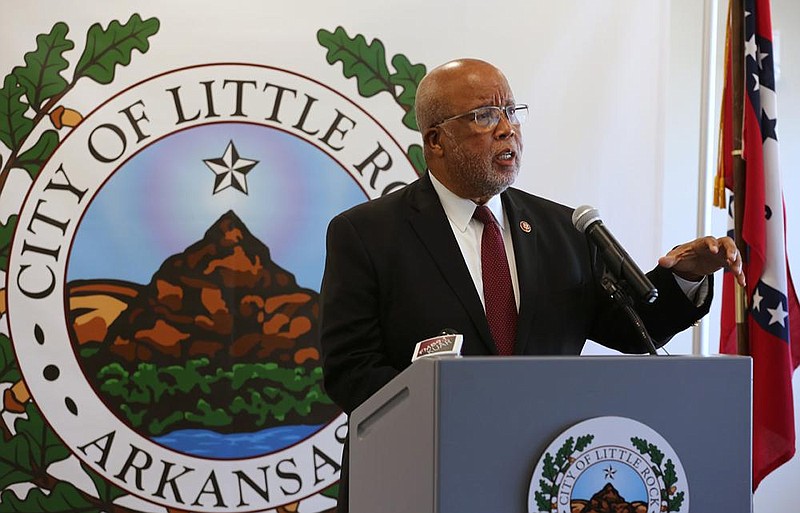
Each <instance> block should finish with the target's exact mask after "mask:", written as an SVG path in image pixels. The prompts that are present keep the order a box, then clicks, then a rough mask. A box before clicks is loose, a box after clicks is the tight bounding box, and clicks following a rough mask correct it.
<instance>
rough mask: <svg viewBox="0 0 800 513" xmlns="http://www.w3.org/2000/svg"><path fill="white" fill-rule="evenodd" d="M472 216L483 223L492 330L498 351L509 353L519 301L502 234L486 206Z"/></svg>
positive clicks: (485, 287)
mask: <svg viewBox="0 0 800 513" xmlns="http://www.w3.org/2000/svg"><path fill="white" fill-rule="evenodd" d="M472 217H474V218H475V219H477V220H478V221H480V222H481V223H483V236H482V238H481V271H482V273H483V299H484V303H485V304H486V320H487V321H488V323H489V331H491V332H492V338H493V339H494V343H495V345H496V346H497V352H498V353H500V354H501V355H510V354H512V353H513V352H514V339H515V338H516V337H517V303H516V301H515V299H514V287H513V286H512V285H511V272H510V271H509V270H508V259H507V258H506V249H505V245H504V244H503V234H502V233H500V227H499V226H498V225H497V221H495V219H494V216H493V215H492V211H491V210H489V207H487V206H486V205H479V206H478V207H477V208H476V209H475V213H474V214H472Z"/></svg>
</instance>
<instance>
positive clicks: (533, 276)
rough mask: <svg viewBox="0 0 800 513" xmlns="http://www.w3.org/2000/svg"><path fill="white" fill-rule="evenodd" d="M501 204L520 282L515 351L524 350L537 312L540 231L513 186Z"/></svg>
mask: <svg viewBox="0 0 800 513" xmlns="http://www.w3.org/2000/svg"><path fill="white" fill-rule="evenodd" d="M502 199H503V206H504V207H505V211H506V215H507V216H508V224H509V227H510V229H511V240H512V241H513V243H514V259H515V260H516V264H517V279H518V283H519V297H520V300H519V302H520V304H519V318H518V320H517V340H516V343H515V344H514V354H525V347H526V345H527V344H528V339H529V338H530V337H531V335H532V333H531V327H532V325H533V322H534V318H535V315H536V304H535V303H536V299H535V298H536V293H537V291H538V289H539V287H538V284H537V281H538V278H539V276H540V274H539V272H538V270H537V268H538V265H539V264H540V262H539V260H540V259H538V258H537V246H538V244H539V240H540V237H539V234H538V231H537V226H536V222H535V218H534V215H533V212H531V211H530V210H528V209H526V208H525V207H524V205H523V204H522V202H520V201H515V198H514V191H513V189H509V190H508V191H507V192H505V193H503V195H502Z"/></svg>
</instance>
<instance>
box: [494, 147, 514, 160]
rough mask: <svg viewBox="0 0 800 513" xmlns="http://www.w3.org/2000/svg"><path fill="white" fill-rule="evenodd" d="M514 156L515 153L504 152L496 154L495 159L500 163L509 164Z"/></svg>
mask: <svg viewBox="0 0 800 513" xmlns="http://www.w3.org/2000/svg"><path fill="white" fill-rule="evenodd" d="M515 156H516V153H515V152H513V151H511V150H506V151H502V152H500V153H498V154H497V156H496V157H495V158H496V159H497V160H499V161H500V162H506V163H511V162H513V160H514V157H515Z"/></svg>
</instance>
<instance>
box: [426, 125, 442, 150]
mask: <svg viewBox="0 0 800 513" xmlns="http://www.w3.org/2000/svg"><path fill="white" fill-rule="evenodd" d="M422 142H423V143H424V144H425V147H427V148H428V151H430V152H431V153H432V154H434V155H437V156H441V155H442V151H443V150H442V143H441V134H440V133H439V130H438V129H437V128H435V127H433V128H428V129H427V130H425V133H424V134H423V135H422Z"/></svg>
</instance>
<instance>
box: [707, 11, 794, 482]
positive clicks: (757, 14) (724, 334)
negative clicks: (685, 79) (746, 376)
mask: <svg viewBox="0 0 800 513" xmlns="http://www.w3.org/2000/svg"><path fill="white" fill-rule="evenodd" d="M728 30H729V31H730V30H731V26H730V24H729V27H728ZM726 51H727V52H728V55H727V56H726V60H727V62H728V63H729V65H728V66H726V67H727V68H728V69H727V71H726V78H725V92H724V93H723V115H722V120H721V123H722V126H721V127H720V148H721V152H723V153H724V152H725V151H726V147H727V148H730V150H727V151H731V150H735V148H733V146H732V144H731V140H730V134H731V128H730V127H731V126H733V125H732V122H733V117H734V116H735V115H736V114H735V113H733V112H731V110H728V109H729V108H730V105H729V103H732V102H731V99H730V95H731V94H732V93H731V91H732V90H733V89H731V87H730V86H731V83H732V81H733V80H741V81H742V83H743V85H744V95H743V98H742V100H743V110H744V112H743V113H742V114H741V115H742V120H743V121H742V158H743V160H744V174H743V175H744V180H745V183H744V184H743V187H742V188H741V189H740V190H743V191H744V213H743V220H742V229H741V233H740V234H736V235H737V237H740V238H741V240H742V241H743V242H744V244H745V246H746V251H745V254H744V262H745V263H744V269H745V277H746V279H747V289H746V297H747V310H746V316H745V322H746V332H747V334H748V341H749V354H750V356H752V358H753V489H754V490H755V489H756V488H757V487H758V485H759V483H760V482H761V480H762V479H763V478H764V477H765V476H766V475H767V474H769V473H770V472H772V471H773V470H774V469H775V468H777V467H778V466H780V465H781V464H783V463H785V462H786V461H788V460H789V459H791V458H792V456H793V455H794V453H795V432H794V411H793V401H792V373H793V371H794V369H795V368H796V367H797V366H798V364H800V305H798V301H797V295H796V293H795V291H794V286H793V284H792V280H791V275H790V273H789V268H788V260H787V256H786V226H785V222H784V214H785V209H784V202H783V193H782V190H781V179H780V172H779V167H778V136H777V131H776V127H777V98H776V94H775V73H774V61H773V56H774V51H773V47H772V22H771V17H770V5H769V0H744V49H743V52H744V69H743V70H741V71H743V73H744V76H743V77H742V76H741V75H739V74H737V72H736V70H735V69H733V67H731V66H730V62H731V58H732V52H735V51H737V50H736V48H734V47H733V45H726ZM730 156H731V155H730V153H728V154H721V155H720V168H721V171H722V172H721V177H722V178H724V183H725V186H726V187H729V188H734V186H735V185H737V184H734V177H733V176H732V173H731V164H730ZM739 185H741V184H739ZM737 205H739V204H738V203H737ZM732 207H733V205H731V208H732ZM723 280H724V281H723V309H724V310H723V314H722V317H721V323H722V326H721V331H720V352H722V353H736V352H737V345H736V326H735V318H734V312H733V308H734V306H733V303H734V301H733V296H734V283H733V278H732V276H731V275H730V273H726V276H725V277H724V279H723Z"/></svg>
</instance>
